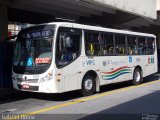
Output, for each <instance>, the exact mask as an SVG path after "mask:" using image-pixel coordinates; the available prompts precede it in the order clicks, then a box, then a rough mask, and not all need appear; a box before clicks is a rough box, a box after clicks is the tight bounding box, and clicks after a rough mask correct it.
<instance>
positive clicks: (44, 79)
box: [40, 71, 53, 83]
mask: <svg viewBox="0 0 160 120" xmlns="http://www.w3.org/2000/svg"><path fill="white" fill-rule="evenodd" d="M52 78H53V71H51V72H49V73H48V74H47V75H46V76H44V77H43V78H41V79H40V83H41V82H45V81H49V80H51V79H52Z"/></svg>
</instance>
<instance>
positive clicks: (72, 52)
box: [56, 27, 82, 91]
mask: <svg viewBox="0 0 160 120" xmlns="http://www.w3.org/2000/svg"><path fill="white" fill-rule="evenodd" d="M81 36H82V31H81V30H79V29H73V28H65V27H61V28H59V30H58V37H57V42H56V65H57V67H58V68H59V69H61V70H62V79H63V83H64V85H63V86H64V91H71V90H76V89H77V85H78V78H79V74H80V70H79V69H80V67H79V66H78V65H79V63H80V53H81Z"/></svg>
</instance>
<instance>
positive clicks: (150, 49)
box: [147, 38, 155, 55]
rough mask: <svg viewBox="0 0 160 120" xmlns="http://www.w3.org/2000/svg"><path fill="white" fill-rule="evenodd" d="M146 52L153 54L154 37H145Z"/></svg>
mask: <svg viewBox="0 0 160 120" xmlns="http://www.w3.org/2000/svg"><path fill="white" fill-rule="evenodd" d="M147 48H148V54H149V55H153V54H154V51H155V40H154V38H147Z"/></svg>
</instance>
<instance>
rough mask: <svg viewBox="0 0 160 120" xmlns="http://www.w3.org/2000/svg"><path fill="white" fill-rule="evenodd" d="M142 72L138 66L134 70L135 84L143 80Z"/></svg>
mask: <svg viewBox="0 0 160 120" xmlns="http://www.w3.org/2000/svg"><path fill="white" fill-rule="evenodd" d="M142 79H143V78H142V72H141V70H140V69H139V68H136V69H135V70H134V72H133V85H139V84H140V83H141V82H142Z"/></svg>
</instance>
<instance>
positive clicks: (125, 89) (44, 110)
mask: <svg viewBox="0 0 160 120" xmlns="http://www.w3.org/2000/svg"><path fill="white" fill-rule="evenodd" d="M159 82H160V80H156V81H152V82H148V83H143V84H140V85H137V86H129V87H125V88H120V89H116V90H112V91H109V92H104V93H101V94H97V95H94V96H89V97H86V98H82V99H79V100H75V101H71V102H67V103H64V104H60V105H56V106H52V107H48V108H43V109H41V110H37V111H33V112H30V113H26V114H34V115H35V114H39V113H42V112H46V111H49V110H54V109H58V108H62V107H65V106H70V105H73V104H77V103H80V102H84V101H89V100H92V99H96V98H99V97H103V96H108V95H111V94H115V93H119V92H123V91H127V90H130V89H133V88H138V87H142V86H147V85H151V84H155V83H159Z"/></svg>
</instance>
